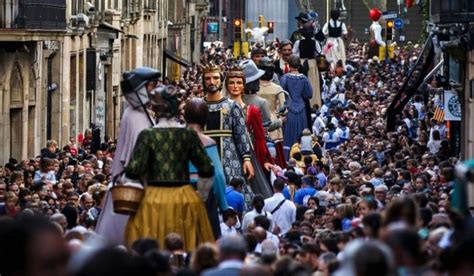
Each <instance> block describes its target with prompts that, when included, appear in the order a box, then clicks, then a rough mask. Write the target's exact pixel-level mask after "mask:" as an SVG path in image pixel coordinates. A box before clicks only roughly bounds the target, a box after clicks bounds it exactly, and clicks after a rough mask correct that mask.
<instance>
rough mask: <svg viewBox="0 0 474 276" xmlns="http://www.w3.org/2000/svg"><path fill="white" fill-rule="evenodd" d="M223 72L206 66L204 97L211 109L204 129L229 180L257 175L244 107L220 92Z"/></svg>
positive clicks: (215, 67)
mask: <svg viewBox="0 0 474 276" xmlns="http://www.w3.org/2000/svg"><path fill="white" fill-rule="evenodd" d="M222 81H223V75H222V72H221V69H220V67H218V66H216V65H213V64H209V65H207V66H205V67H204V68H203V83H204V89H205V91H206V97H205V98H204V100H205V101H206V103H207V106H208V109H209V116H208V119H207V124H206V126H205V128H204V131H203V133H204V134H206V135H208V136H209V137H211V138H213V139H214V140H215V141H216V143H217V147H218V149H219V155H220V157H221V160H222V165H223V167H224V174H225V177H226V180H227V183H229V182H230V180H231V179H232V177H234V176H239V177H242V176H244V175H245V176H247V177H248V178H252V177H253V176H254V168H253V166H252V162H251V155H250V141H249V138H248V136H247V131H246V126H245V116H244V114H243V111H242V108H241V107H240V106H239V105H238V104H237V103H236V102H234V101H232V100H230V99H229V98H227V97H224V96H223V95H222V93H221V90H222Z"/></svg>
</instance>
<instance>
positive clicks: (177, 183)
mask: <svg viewBox="0 0 474 276" xmlns="http://www.w3.org/2000/svg"><path fill="white" fill-rule="evenodd" d="M331 16H332V18H333V20H332V21H331V22H330V23H329V25H326V26H324V28H323V33H324V34H325V35H326V36H328V35H329V37H330V39H328V40H327V41H328V43H332V44H333V45H332V46H331V45H327V44H326V45H324V44H321V45H319V46H318V47H316V45H317V44H318V43H320V42H319V41H318V40H317V39H314V38H313V37H312V35H314V34H317V33H319V29H318V28H317V27H316V28H314V24H311V17H310V16H309V15H304V14H303V15H299V16H298V18H297V19H298V20H299V21H300V23H301V24H300V25H301V30H299V32H300V33H301V37H299V39H298V40H297V41H298V43H292V42H291V41H289V40H288V41H287V40H283V41H281V42H280V41H278V42H277V43H274V44H271V46H269V47H268V48H267V49H265V48H264V47H261V46H260V47H258V46H256V47H255V48H254V49H253V50H252V51H251V56H250V57H249V59H244V60H233V59H232V58H231V57H230V56H229V55H228V54H227V53H226V52H225V49H217V50H216V49H213V48H212V47H211V49H209V50H208V51H207V52H206V54H205V55H204V59H205V62H206V66H203V67H199V66H195V67H193V68H191V69H189V70H187V71H186V72H185V73H184V74H183V77H182V79H180V80H177V81H170V80H168V79H166V78H163V80H162V81H161V84H159V82H158V75H157V74H156V73H154V72H152V71H134V72H131V73H128V74H124V79H125V80H130V81H129V83H130V84H131V85H132V84H133V83H135V82H133V81H132V80H134V78H135V77H137V76H138V77H139V78H141V80H142V81H143V80H144V79H145V76H146V77H149V78H148V80H147V81H143V82H141V84H140V85H139V86H136V87H128V86H127V83H125V84H124V85H123V86H122V89H129V90H130V91H129V92H130V93H132V91H133V93H136V94H133V95H136V96H134V98H127V101H128V103H129V108H130V109H129V110H128V111H127V110H126V111H125V112H128V113H127V115H124V119H122V120H123V121H125V118H126V116H129V117H128V118H133V119H127V120H129V122H128V125H125V124H124V123H122V124H121V132H122V131H123V133H124V134H121V136H120V137H119V139H118V141H114V140H113V139H110V138H109V137H106V138H105V139H104V141H102V143H100V142H98V141H97V139H96V138H97V137H95V136H94V135H93V131H92V130H86V131H85V132H84V135H80V136H79V137H75V138H71V139H70V141H69V143H68V144H67V145H62V148H58V146H59V145H58V143H57V142H56V141H53V140H50V141H48V142H47V144H46V147H45V148H44V149H43V150H42V151H41V154H40V155H39V156H37V157H35V158H32V159H30V160H21V161H17V160H14V159H11V160H10V161H9V162H8V163H7V164H5V165H4V166H3V167H2V171H1V179H0V203H1V204H0V244H1V247H2V249H1V250H0V274H1V275H22V274H24V275H66V274H75V275H105V274H111V275H201V274H202V275H444V274H446V273H449V274H450V275H471V274H472V273H473V271H474V266H473V264H472V259H474V256H473V252H474V234H473V233H474V228H473V226H474V225H473V224H472V219H471V220H469V216H463V214H460V213H459V212H457V211H456V210H455V209H454V208H453V207H452V205H453V199H452V194H453V190H454V185H455V184H454V183H455V165H456V164H457V163H458V162H459V161H458V159H457V156H456V155H455V153H454V151H453V150H452V149H451V148H450V143H449V129H447V128H446V127H445V124H444V122H440V121H436V120H435V119H433V115H434V109H435V107H436V104H437V101H439V97H440V93H441V88H440V87H438V84H437V83H436V80H433V81H431V82H430V83H429V84H428V85H426V86H425V87H423V88H422V89H420V90H419V91H418V94H417V95H415V97H414V98H413V99H412V101H411V102H410V103H409V104H408V105H407V106H406V107H405V109H404V111H403V113H402V114H400V116H399V119H398V121H397V122H396V130H395V131H393V132H387V131H386V121H385V119H384V118H385V115H386V111H387V108H388V106H389V105H390V103H391V102H392V100H393V98H394V96H395V94H396V93H397V91H398V90H399V89H400V88H401V86H402V85H403V82H404V81H405V79H406V77H407V75H408V73H409V72H410V70H411V68H413V66H414V64H415V63H416V58H417V56H418V54H419V51H420V48H419V47H418V46H416V45H412V44H410V43H409V44H407V45H405V46H402V47H398V48H397V49H396V51H395V57H394V58H393V59H390V60H386V61H381V60H379V59H378V58H377V57H370V56H367V48H366V47H364V44H362V43H359V42H358V41H354V40H352V41H343V40H342V39H340V38H339V37H342V36H343V35H344V34H346V33H347V30H345V26H344V27H342V25H341V24H340V22H339V21H338V14H337V13H333V14H332V15H331ZM308 23H310V24H308ZM338 28H340V29H338ZM308 32H309V33H308ZM308 41H311V42H308ZM313 42H314V43H316V44H314V45H313V46H311V43H313ZM335 43H336V44H337V43H339V44H344V43H345V44H346V48H347V50H345V49H344V48H345V47H344V45H337V46H334V44H335ZM295 45H296V46H297V47H300V46H301V45H305V46H303V48H299V49H295V48H294V47H295ZM308 45H309V46H308ZM331 47H335V48H336V47H337V48H338V50H337V51H344V55H343V56H344V60H340V59H339V60H329V62H330V63H331V64H330V66H328V68H327V71H322V70H324V68H322V67H319V68H318V67H314V66H316V63H312V62H311V61H309V62H308V60H311V59H315V57H317V56H318V55H321V54H322V53H323V52H322V51H325V50H326V51H331V50H330V48H331ZM341 49H342V50H341ZM329 56H332V57H334V56H335V57H340V56H341V54H338V53H332V54H330V55H329ZM216 64H217V65H222V66H220V67H219V66H216ZM237 65H238V66H237ZM319 69H321V72H320V71H319ZM314 72H317V73H316V74H317V75H314V76H310V77H308V74H315V73H314ZM134 74H135V75H134ZM315 78H317V79H315ZM224 79H225V81H224ZM132 86H133V85H132ZM316 86H318V87H316ZM156 87H158V88H156ZM157 89H158V90H157ZM127 91H128V90H127ZM140 91H141V92H140ZM129 92H127V93H129ZM139 93H142V94H139ZM147 93H148V94H149V95H148V96H147ZM315 94H318V95H315ZM145 97H149V98H150V104H151V105H150V106H147V107H146V108H144V107H143V104H144V102H142V101H141V99H144V98H145ZM313 97H319V98H318V101H316V102H315V101H311V99H312V98H313ZM136 108H138V109H140V108H143V111H145V113H143V114H141V115H140V114H138V113H133V114H131V113H132V112H134V111H133V110H135V109H136ZM145 109H146V110H145ZM140 112H141V111H140ZM144 114H145V115H144ZM140 116H141V117H140ZM216 118H218V119H216ZM140 120H142V121H140ZM138 121H140V122H141V124H142V125H141V126H137V124H136V123H137V122H138ZM216 122H219V123H220V125H219V124H217V123H216ZM184 124H187V125H188V128H185V127H184V126H183V125H184ZM151 126H153V127H152V128H150V127H151ZM182 126H183V127H182ZM132 129H134V130H133V131H134V132H136V133H132V134H130V133H131V132H133V131H132ZM142 130H143V132H142ZM127 131H128V132H127ZM170 133H171V134H170ZM128 134H130V135H128ZM122 135H123V137H122ZM127 135H128V136H127ZM211 138H212V139H211ZM124 141H127V142H124ZM133 145H135V146H133ZM127 147H129V148H127ZM157 149H158V150H157ZM211 160H212V162H211ZM216 160H217V161H216ZM190 161H191V162H192V163H193V164H194V166H195V167H194V170H193V169H191V171H190V173H188V172H187V169H188V163H189V162H190ZM116 162H117V163H116ZM117 164H118V165H117ZM221 164H223V165H221ZM122 175H125V176H124V179H139V178H140V177H142V180H143V179H144V180H145V182H147V187H146V188H145V196H144V199H143V202H142V206H140V207H139V209H138V211H137V213H136V215H132V216H131V217H130V219H129V218H128V217H126V218H125V219H121V222H120V223H117V221H118V220H119V219H118V218H116V217H115V216H113V215H110V216H109V217H104V216H107V215H106V214H105V213H107V212H106V210H107V208H109V207H107V205H110V204H111V202H110V200H111V199H110V198H109V197H108V195H107V193H108V192H107V190H108V185H109V183H111V182H112V180H113V178H114V177H115V176H120V177H122ZM144 175H146V177H143V176H144ZM190 176H191V178H194V179H195V184H194V186H195V188H196V187H197V190H198V193H195V192H194V190H193V189H192V188H191V187H192V186H190V185H187V184H189V182H190V181H189V178H190ZM165 182H166V184H163V183H165ZM191 182H192V181H191ZM208 182H211V183H212V184H209V183H208ZM196 183H197V184H196ZM211 186H212V188H211ZM107 201H109V202H107ZM183 206H185V207H183ZM109 212H111V213H112V211H111V210H109ZM101 224H102V225H101ZM107 227H109V229H106V228H107ZM99 228H100V229H99ZM110 228H113V229H110ZM150 228H153V229H150ZM155 228H156V229H155ZM117 229H119V230H117ZM174 229H178V230H176V231H172V230H174ZM109 234H110V235H109ZM117 236H118V237H117Z"/></svg>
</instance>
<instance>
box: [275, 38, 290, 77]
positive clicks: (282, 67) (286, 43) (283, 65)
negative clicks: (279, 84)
mask: <svg viewBox="0 0 474 276" xmlns="http://www.w3.org/2000/svg"><path fill="white" fill-rule="evenodd" d="M278 53H279V55H280V58H279V59H277V60H275V62H274V64H275V73H276V74H277V75H278V78H280V79H281V77H282V76H283V75H284V74H288V73H290V65H289V64H288V58H289V57H290V55H291V54H292V53H293V42H291V41H290V40H283V41H281V42H280V45H279V48H278Z"/></svg>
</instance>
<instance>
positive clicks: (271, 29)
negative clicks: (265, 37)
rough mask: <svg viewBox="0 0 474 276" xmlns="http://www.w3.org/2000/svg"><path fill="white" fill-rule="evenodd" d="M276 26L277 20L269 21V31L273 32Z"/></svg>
mask: <svg viewBox="0 0 474 276" xmlns="http://www.w3.org/2000/svg"><path fill="white" fill-rule="evenodd" d="M274 27H275V22H273V21H268V23H267V28H268V31H267V33H269V34H273V28H274Z"/></svg>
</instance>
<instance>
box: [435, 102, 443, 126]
mask: <svg viewBox="0 0 474 276" xmlns="http://www.w3.org/2000/svg"><path fill="white" fill-rule="evenodd" d="M433 119H434V120H436V121H438V122H441V123H442V122H444V110H443V107H442V106H439V105H437V106H436V108H435V111H434V115H433Z"/></svg>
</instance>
